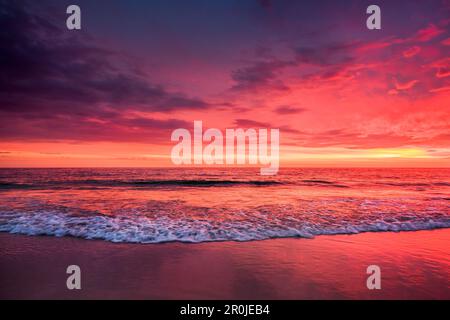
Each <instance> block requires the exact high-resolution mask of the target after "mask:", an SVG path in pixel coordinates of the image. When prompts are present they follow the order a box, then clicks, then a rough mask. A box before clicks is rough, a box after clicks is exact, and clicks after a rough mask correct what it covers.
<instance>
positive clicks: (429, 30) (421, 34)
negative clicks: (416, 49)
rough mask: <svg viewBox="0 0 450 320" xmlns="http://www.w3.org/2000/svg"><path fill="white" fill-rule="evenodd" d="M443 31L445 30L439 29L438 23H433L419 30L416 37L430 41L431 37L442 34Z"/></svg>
mask: <svg viewBox="0 0 450 320" xmlns="http://www.w3.org/2000/svg"><path fill="white" fill-rule="evenodd" d="M443 32H444V30H442V29H439V27H437V26H436V25H434V24H432V23H431V24H429V25H428V26H427V27H426V28H424V29H421V30H419V31H417V33H416V35H415V37H414V39H415V40H416V41H420V42H426V41H430V40H431V39H433V38H435V37H437V36H438V35H440V34H442V33H443Z"/></svg>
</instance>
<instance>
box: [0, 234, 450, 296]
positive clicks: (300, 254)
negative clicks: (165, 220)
mask: <svg viewBox="0 0 450 320" xmlns="http://www.w3.org/2000/svg"><path fill="white" fill-rule="evenodd" d="M449 243H450V229H440V230H426V231H412V232H398V233H394V232H374V233H370V232H369V233H361V234H356V235H332V236H328V235H324V236H318V237H315V238H314V239H303V238H288V239H269V240H263V241H248V242H232V241H228V242H205V243H199V244H187V243H178V242H175V243H160V244H130V243H127V244H124V243H119V244H115V243H111V242H106V241H102V240H83V239H78V238H72V237H63V238H56V237H46V236H25V235H16V234H8V233H0V252H1V259H0V275H1V278H0V298H1V299H450V249H449V246H448V244H449ZM73 264H75V265H79V266H80V268H81V283H82V284H81V285H82V289H81V290H68V289H67V288H66V279H67V277H68V275H67V274H66V268H67V266H69V265H73ZM369 265H378V266H379V267H380V268H381V279H382V280H381V285H382V288H381V290H368V289H367V287H366V279H367V277H368V275H367V274H366V268H367V266H369Z"/></svg>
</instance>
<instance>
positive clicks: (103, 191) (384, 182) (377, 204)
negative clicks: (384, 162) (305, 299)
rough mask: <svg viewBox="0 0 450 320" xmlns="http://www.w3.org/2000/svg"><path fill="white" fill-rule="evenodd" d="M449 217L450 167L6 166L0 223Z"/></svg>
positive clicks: (280, 222) (385, 222)
mask: <svg viewBox="0 0 450 320" xmlns="http://www.w3.org/2000/svg"><path fill="white" fill-rule="evenodd" d="M449 227H450V169H281V170H280V173H279V174H278V175H277V176H260V175H259V169H257V168H255V169H253V168H246V169H242V168H241V169H237V168H228V169H217V168H214V169H213V168H211V169H179V168H175V169H106V168H105V169H0V231H1V232H10V233H18V234H26V235H49V236H57V237H63V236H73V237H79V238H84V239H102V240H106V241H112V242H130V243H160V242H170V241H180V242H206V241H251V240H263V239H269V238H288V237H305V238H312V237H315V236H320V235H326V234H328V235H329V234H353V233H360V232H382V231H395V232H403V231H414V230H426V229H436V228H449Z"/></svg>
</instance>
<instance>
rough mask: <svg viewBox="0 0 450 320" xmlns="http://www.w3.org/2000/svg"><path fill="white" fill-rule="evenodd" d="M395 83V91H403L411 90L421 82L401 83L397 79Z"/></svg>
mask: <svg viewBox="0 0 450 320" xmlns="http://www.w3.org/2000/svg"><path fill="white" fill-rule="evenodd" d="M394 82H395V89H396V90H399V91H401V90H408V89H411V88H412V87H414V86H415V85H416V84H417V83H418V82H419V80H410V81H407V82H402V83H400V82H399V81H398V80H397V79H394Z"/></svg>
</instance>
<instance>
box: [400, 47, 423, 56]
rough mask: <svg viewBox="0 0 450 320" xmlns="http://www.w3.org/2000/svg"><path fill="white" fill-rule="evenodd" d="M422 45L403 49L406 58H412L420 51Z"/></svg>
mask: <svg viewBox="0 0 450 320" xmlns="http://www.w3.org/2000/svg"><path fill="white" fill-rule="evenodd" d="M420 50H421V49H420V47H418V46H414V47H411V48H408V49H406V50H405V51H403V56H404V57H405V58H412V57H414V56H415V55H416V54H418V53H419V52H420Z"/></svg>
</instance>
